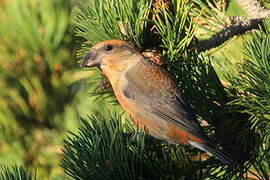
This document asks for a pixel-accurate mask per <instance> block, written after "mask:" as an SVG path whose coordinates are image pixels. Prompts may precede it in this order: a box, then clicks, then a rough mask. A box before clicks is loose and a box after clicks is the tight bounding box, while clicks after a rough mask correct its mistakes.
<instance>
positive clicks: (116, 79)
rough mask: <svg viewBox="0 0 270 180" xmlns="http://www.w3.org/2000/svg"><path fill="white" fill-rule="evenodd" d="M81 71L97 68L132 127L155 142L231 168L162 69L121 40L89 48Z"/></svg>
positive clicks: (174, 83)
mask: <svg viewBox="0 0 270 180" xmlns="http://www.w3.org/2000/svg"><path fill="white" fill-rule="evenodd" d="M81 66H82V67H87V68H90V67H98V68H99V69H100V70H101V71H102V73H103V74H104V75H105V77H107V78H108V80H109V82H110V84H111V86H112V89H113V91H114V94H115V96H116V98H117V100H118V101H119V103H120V105H121V106H122V108H123V109H124V111H125V112H126V113H127V114H128V115H129V117H130V118H131V121H132V122H133V124H134V125H135V126H136V127H137V128H139V129H145V130H146V132H147V133H148V134H150V135H151V136H153V137H154V138H156V139H161V140H165V141H167V142H168V143H174V144H184V145H190V146H193V147H195V148H198V149H200V150H202V151H205V152H208V153H210V154H212V155H214V156H216V157H217V158H218V159H220V160H221V161H222V162H223V163H225V164H228V165H231V164H234V160H233V158H231V157H230V155H229V154H228V153H226V152H225V151H222V150H221V149H219V148H218V147H217V146H216V145H215V144H214V143H213V142H212V141H211V140H210V139H209V138H208V137H207V136H206V135H205V134H204V132H203V130H202V127H201V126H200V123H199V121H198V120H197V118H196V115H195V113H194V112H193V110H192V109H191V107H190V106H189V105H188V103H187V101H186V100H185V98H184V97H183V95H182V94H181V92H180V90H179V89H178V87H177V84H176V82H175V81H174V79H173V78H172V77H171V76H170V74H169V73H168V72H167V71H166V70H165V69H164V68H162V67H161V66H159V65H157V64H156V63H154V62H152V61H150V60H149V59H148V58H146V57H144V56H143V55H142V54H141V52H140V51H139V50H138V49H137V48H136V47H134V46H133V45H132V44H130V43H129V42H127V41H124V40H118V39H112V40H104V41H101V42H99V43H97V44H95V45H94V46H93V47H91V48H90V50H89V52H88V53H87V55H86V56H85V57H84V58H83V60H82V64H81Z"/></svg>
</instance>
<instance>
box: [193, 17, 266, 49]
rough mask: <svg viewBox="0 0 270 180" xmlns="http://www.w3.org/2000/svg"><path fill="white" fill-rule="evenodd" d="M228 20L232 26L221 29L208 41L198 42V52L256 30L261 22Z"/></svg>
mask: <svg viewBox="0 0 270 180" xmlns="http://www.w3.org/2000/svg"><path fill="white" fill-rule="evenodd" d="M229 18H230V20H231V23H232V25H230V26H228V27H225V28H223V29H222V30H221V31H219V32H218V33H216V34H215V35H213V36H212V37H210V38H208V39H205V40H201V41H199V43H198V46H197V48H198V51H199V52H203V51H206V50H209V49H212V48H216V47H218V46H220V45H222V44H223V43H225V42H226V41H228V40H229V39H231V38H232V37H234V36H238V35H242V34H245V33H246V32H247V31H251V30H254V29H258V27H259V23H260V22H261V21H262V19H260V18H258V19H257V18H256V19H249V18H244V17H238V16H232V17H229Z"/></svg>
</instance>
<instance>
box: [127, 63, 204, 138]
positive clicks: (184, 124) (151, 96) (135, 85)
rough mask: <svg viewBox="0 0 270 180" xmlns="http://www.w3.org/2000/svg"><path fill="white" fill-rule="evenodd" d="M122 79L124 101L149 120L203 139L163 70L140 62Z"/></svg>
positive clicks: (194, 120) (171, 81)
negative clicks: (168, 125) (138, 109)
mask: <svg viewBox="0 0 270 180" xmlns="http://www.w3.org/2000/svg"><path fill="white" fill-rule="evenodd" d="M125 78H126V80H127V82H128V84H127V85H126V86H125V88H124V92H123V93H124V95H125V96H126V97H127V98H129V99H131V100H133V101H134V102H135V103H136V104H139V105H140V106H142V107H143V108H144V110H146V111H148V112H150V113H151V114H152V115H153V117H155V118H157V119H160V120H165V121H169V122H171V123H173V124H175V125H177V126H179V127H180V128H182V129H183V130H185V131H187V132H189V133H191V134H193V135H195V136H197V137H201V138H203V133H202V130H201V127H200V125H199V124H198V122H197V120H196V117H195V115H194V113H193V112H192V110H191V109H190V108H189V107H188V106H187V104H186V103H185V101H184V100H183V98H182V97H181V96H180V93H179V91H178V89H177V87H176V84H175V83H174V81H173V80H172V79H171V78H170V76H169V74H168V73H167V72H166V71H165V70H163V69H162V68H161V67H159V66H158V65H156V64H154V63H152V62H150V61H148V60H146V59H142V61H141V62H139V63H138V64H137V65H136V66H134V67H131V68H129V70H128V71H126V72H125ZM203 139H204V138H203Z"/></svg>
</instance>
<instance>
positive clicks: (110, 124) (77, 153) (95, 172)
mask: <svg viewBox="0 0 270 180" xmlns="http://www.w3.org/2000/svg"><path fill="white" fill-rule="evenodd" d="M127 133H128V134H130V133H131V134H134V135H132V136H130V135H128V136H127ZM76 134H77V135H76ZM76 134H72V135H71V136H70V137H69V138H68V140H67V141H65V147H64V150H63V151H64V158H63V160H62V163H61V165H62V167H63V168H64V169H65V172H66V173H67V174H68V175H70V176H71V177H73V178H75V179H87V178H88V179H89V178H93V179H164V178H165V179H179V178H183V177H189V178H192V177H195V178H196V179H198V178H199V176H200V175H199V174H197V173H194V172H197V170H199V167H200V166H201V165H200V164H199V163H198V164H195V163H193V162H191V161H190V160H189V158H188V155H190V154H193V155H195V154H196V153H195V154H194V152H187V151H186V150H185V148H182V147H181V146H179V147H175V146H173V145H169V144H167V143H165V142H163V141H159V140H155V139H153V138H151V137H147V136H145V134H143V133H142V132H135V131H134V130H133V128H132V127H131V126H130V125H129V124H128V123H125V121H123V118H122V117H121V116H119V115H117V114H110V113H107V114H100V113H97V114H95V115H92V116H89V118H88V119H87V120H85V119H84V120H82V124H81V126H80V127H79V133H76Z"/></svg>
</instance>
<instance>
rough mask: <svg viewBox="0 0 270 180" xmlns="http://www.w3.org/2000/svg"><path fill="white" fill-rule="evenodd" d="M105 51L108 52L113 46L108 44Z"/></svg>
mask: <svg viewBox="0 0 270 180" xmlns="http://www.w3.org/2000/svg"><path fill="white" fill-rule="evenodd" d="M105 49H106V50H107V51H110V50H112V49H113V46H112V45H111V44H109V45H107V46H106V47H105Z"/></svg>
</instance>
